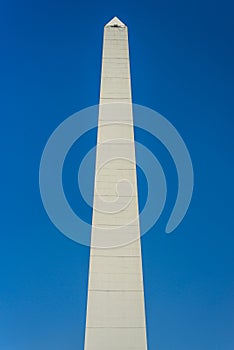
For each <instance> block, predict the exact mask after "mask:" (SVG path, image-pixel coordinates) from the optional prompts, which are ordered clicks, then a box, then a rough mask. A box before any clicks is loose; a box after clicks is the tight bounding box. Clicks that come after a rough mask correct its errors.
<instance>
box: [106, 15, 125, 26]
mask: <svg viewBox="0 0 234 350" xmlns="http://www.w3.org/2000/svg"><path fill="white" fill-rule="evenodd" d="M105 27H121V28H124V27H126V25H125V24H124V23H123V22H121V21H120V19H118V17H114V18H112V20H111V21H110V22H108V23H107V24H106V25H105Z"/></svg>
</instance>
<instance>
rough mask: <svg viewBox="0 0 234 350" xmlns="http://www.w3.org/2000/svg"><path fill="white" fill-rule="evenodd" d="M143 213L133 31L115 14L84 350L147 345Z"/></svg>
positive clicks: (138, 349)
mask: <svg viewBox="0 0 234 350" xmlns="http://www.w3.org/2000/svg"><path fill="white" fill-rule="evenodd" d="M87 176H88V174H87ZM121 181H122V182H121ZM138 216H139V215H138V192H137V181H136V161H135V147H134V133H133V118H132V97H131V81H130V67H129V49H128V29H127V27H126V26H125V24H123V23H122V22H121V21H120V20H119V19H118V18H116V17H115V18H113V19H112V20H111V21H110V22H109V23H108V24H107V25H106V26H105V28H104V43H103V56H102V77H101V92H100V108H99V122H98V142H97V154H96V174H95V189H94V208H93V219H92V239H91V246H92V247H91V250H90V267H89V285H88V301H87V315H86V330H85V347H84V348H85V350H147V340H146V322H145V306H144V288H143V277H142V258H141V244H140V228H139V218H138ZM100 247H102V248H100Z"/></svg>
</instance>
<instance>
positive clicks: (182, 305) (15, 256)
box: [0, 0, 234, 350]
mask: <svg viewBox="0 0 234 350" xmlns="http://www.w3.org/2000/svg"><path fill="white" fill-rule="evenodd" d="M0 6H1V8H0V17H1V18H0V27H1V28H0V32H1V82H0V88H1V131H2V135H1V140H0V142H1V149H2V155H1V162H2V163H1V164H2V167H1V185H2V186H1V213H2V215H1V217H2V219H1V245H0V348H1V349H3V350H31V349H34V350H42V349H43V350H51V349H56V350H75V349H82V346H83V339H84V326H85V308H86V291H87V277H88V259H89V249H88V247H84V246H81V245H78V244H76V243H74V242H72V241H70V240H68V239H67V238H66V237H65V236H63V235H62V234H61V233H59V232H58V231H57V229H56V228H55V227H54V226H53V225H52V223H51V222H50V220H49V218H48V217H47V215H46V212H45V210H44V208H43V205H42V203H41V199H40V194H39V187H38V169H39V163H40V157H41V153H42V150H43V148H44V145H45V143H46V141H47V139H48V137H49V135H50V134H51V133H52V132H53V130H54V129H55V128H56V127H57V126H58V125H59V124H60V123H61V122H62V121H63V120H64V119H65V118H67V117H68V116H70V115H71V114H72V113H74V112H76V111H78V110H80V109H82V108H84V107H88V106H91V105H94V104H96V103H98V97H99V83H100V69H101V48H102V34H103V26H104V24H105V23H107V22H108V21H109V20H110V19H111V18H112V17H113V16H116V15H117V16H118V17H119V18H120V19H121V20H122V21H123V22H125V23H126V24H127V25H128V27H129V42H130V55H131V72H132V90H133V101H134V102H135V103H138V104H142V105H145V106H148V107H150V108H153V109H155V110H156V111H158V112H159V113H161V114H163V115H164V116H165V117H167V118H168V120H170V121H171V122H172V123H173V124H174V126H175V127H176V128H177V130H178V131H179V132H180V134H181V135H182V137H183V139H184V140H185V142H186V144H187V147H188V149H189V151H190V154H191V157H192V161H193V166H194V172H195V188H194V195H193V200H192V203H191V206H190V208H189V211H188V213H187V215H186V217H185V218H184V220H183V222H182V223H181V225H180V226H179V227H178V228H177V229H176V231H175V232H174V233H172V234H170V235H166V234H165V233H164V230H165V226H166V222H167V219H168V217H169V215H170V211H171V208H172V206H173V202H174V200H175V196H176V191H177V188H176V186H177V181H176V173H175V169H174V166H173V163H172V162H171V160H170V158H169V157H167V154H166V153H165V151H164V149H163V148H162V147H161V145H159V143H157V141H155V140H153V139H151V138H150V136H149V135H148V136H147V135H143V136H142V135H140V133H138V134H137V133H136V138H137V137H138V138H139V139H140V138H142V137H144V143H145V144H146V145H147V144H148V145H149V147H150V148H151V149H152V150H153V151H154V153H155V154H156V155H157V156H158V159H159V160H160V161H161V163H162V165H163V168H164V171H165V174H166V175H167V180H168V188H169V191H168V192H169V194H168V199H167V203H166V207H165V210H164V212H163V215H162V216H161V218H160V220H159V221H158V223H157V224H156V226H155V227H153V228H152V229H151V231H150V232H149V233H148V234H147V235H145V236H144V237H143V239H142V251H143V267H144V280H145V295H146V313H147V328H148V345H149V350H154V349H158V350H188V349H189V350H197V349H199V350H207V349H212V350H232V349H233V348H234V337H233V327H234V312H233V311H234V310H233V307H234V279H233V267H234V261H233V244H234V235H233V233H234V232H233V197H234V193H233V178H234V168H233V114H234V104H233V88H234V63H233V62H234V45H233V31H234V28H233V26H234V24H233V12H234V11H233V10H234V5H233V4H232V2H231V1H227V0H223V1H208V0H203V1H201V0H196V1H193V0H192V1H184V0H178V1H172V0H164V1H157V0H156V1H148V0H146V1H144V2H135V3H133V2H124V1H122V0H120V1H118V2H114V3H111V2H109V1H108V2H107V1H102V0H101V1H98V2H87V3H84V2H82V3H80V2H79V1H71V0H68V1H64V0H63V1H61V0H58V1H52V0H47V1H45V0H41V1H33V2H31V1H21V2H17V1H12V0H9V1H5V2H4V1H1V3H0ZM94 137H95V135H94V134H92V135H89V137H87V138H86V139H85V140H83V145H84V147H89V144H90V142H94V140H95V139H94ZM71 172H72V168H71ZM71 176H72V175H71ZM67 186H68V187H69V184H68V185H67ZM144 188H145V187H144V181H142V185H141V182H140V188H139V197H140V201H144ZM68 193H70V194H71V195H72V192H71V191H70V190H68ZM71 200H72V199H71ZM82 210H85V208H83V209H82ZM84 214H85V213H84ZM86 214H87V215H88V216H90V213H86Z"/></svg>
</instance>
